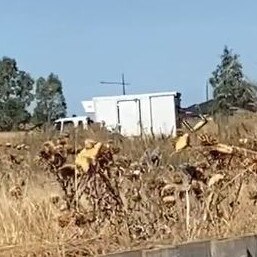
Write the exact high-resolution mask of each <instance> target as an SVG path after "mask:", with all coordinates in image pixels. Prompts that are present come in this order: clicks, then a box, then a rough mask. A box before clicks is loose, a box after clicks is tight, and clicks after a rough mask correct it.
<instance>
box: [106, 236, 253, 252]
mask: <svg viewBox="0 0 257 257" xmlns="http://www.w3.org/2000/svg"><path fill="white" fill-rule="evenodd" d="M105 257H257V236H255V235H253V236H245V237H239V238H233V239H221V240H210V241H199V242H190V243H185V244H182V245H177V246H165V247H164V246H163V247H162V248H158V249H151V250H135V251H127V252H121V253H114V254H109V255H106V256H105Z"/></svg>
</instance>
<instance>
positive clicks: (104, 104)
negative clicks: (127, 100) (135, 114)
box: [94, 98, 117, 129]
mask: <svg viewBox="0 0 257 257" xmlns="http://www.w3.org/2000/svg"><path fill="white" fill-rule="evenodd" d="M116 103H117V100H116V99H112V98H107V99H95V100H94V108H95V119H96V121H97V122H102V121H105V124H106V127H107V128H108V129H114V128H115V127H116V125H117V104H116Z"/></svg>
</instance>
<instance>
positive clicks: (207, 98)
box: [206, 80, 209, 101]
mask: <svg viewBox="0 0 257 257" xmlns="http://www.w3.org/2000/svg"><path fill="white" fill-rule="evenodd" d="M208 100H209V82H208V80H207V81H206V101H208Z"/></svg>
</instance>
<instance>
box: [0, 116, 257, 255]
mask: <svg viewBox="0 0 257 257" xmlns="http://www.w3.org/2000/svg"><path fill="white" fill-rule="evenodd" d="M256 121H257V118H256V117H254V116H252V115H251V116H245V117H243V118H242V117H232V118H231V119H230V120H229V121H228V125H223V126H220V127H219V126H218V125H217V124H211V123H209V124H207V125H206V126H205V127H203V128H202V129H201V130H200V131H199V132H197V133H196V134H199V133H208V134H211V135H213V136H214V137H215V138H217V139H218V141H220V142H222V143H230V144H235V145H240V144H242V141H240V140H239V139H240V138H241V139H242V138H243V139H244V138H247V139H249V140H248V141H247V147H249V148H251V149H254V150H257V147H256V146H255V145H254V144H253V143H251V142H253V141H254V140H255V139H256V138H257V126H256V125H255V124H257V123H256ZM52 138H53V139H57V136H55V135H51V136H49V134H47V135H41V136H39V135H36V136H33V135H27V136H24V135H19V136H16V137H15V138H13V137H11V138H8V139H6V137H5V138H4V141H5V142H4V143H6V142H7V141H11V142H10V143H11V146H10V147H6V145H5V144H4V145H3V146H1V149H0V152H1V157H0V168H1V169H0V170H1V172H0V176H1V187H0V196H1V201H0V219H1V222H0V256H24V257H25V256H94V255H99V254H105V253H107V252H112V251H116V250H125V249H132V248H138V247H149V246H151V245H152V244H165V243H169V244H170V243H173V244H176V243H180V242H182V241H188V240H194V239H203V238H211V237H223V236H231V235H243V234H247V233H256V232H257V227H256V224H257V222H256V221H257V210H256V205H255V204H256V201H257V197H256V195H257V187H256V184H257V183H256V182H257V172H256V170H255V169H253V168H252V169H250V168H249V165H250V164H251V165H252V160H249V163H247V162H246V160H245V159H246V158H245V159H242V158H233V160H232V161H231V163H229V164H228V162H227V161H229V160H228V158H227V157H224V158H225V159H224V163H225V164H224V163H223V164H220V165H223V166H221V168H219V166H217V165H218V164H217V163H216V162H215V163H214V161H213V164H210V165H209V166H208V165H207V164H206V158H205V157H203V154H204V152H205V148H204V147H200V148H199V145H200V143H199V140H198V139H197V136H196V135H191V139H192V140H191V141H190V144H191V147H189V148H186V149H184V150H182V151H181V152H178V153H176V152H175V148H174V145H175V144H174V143H175V142H174V140H172V139H152V138H145V139H139V138H136V139H126V138H122V137H118V136H113V135H108V134H107V133H105V132H103V131H97V132H93V131H86V132H83V133H79V134H75V133H74V134H73V133H71V139H70V142H71V146H70V147H71V148H72V149H73V148H74V149H82V148H83V144H84V141H85V139H87V138H90V139H93V140H96V141H100V142H103V143H105V144H106V143H107V142H109V143H110V141H111V144H113V145H115V147H118V148H120V152H119V154H118V155H115V156H114V160H113V162H114V164H115V165H114V166H111V169H110V171H111V172H112V173H113V174H114V173H115V175H113V176H112V175H111V176H110V181H111V184H110V185H109V186H110V187H113V188H116V187H118V188H119V193H120V195H119V197H121V199H122V201H123V203H125V207H122V208H123V209H122V211H120V210H119V209H118V208H119V206H118V205H119V203H118V201H117V202H115V201H114V199H115V197H117V195H115V192H114V193H113V194H112V193H110V191H108V186H106V185H107V184H104V186H102V184H100V182H101V181H102V182H103V180H100V177H99V176H98V177H97V179H96V180H95V181H92V183H93V182H94V183H96V186H97V187H99V192H98V193H99V196H101V197H109V198H110V199H107V200H105V201H106V202H105V204H107V203H109V204H110V206H113V207H112V209H108V208H109V207H108V206H102V205H101V203H98V204H97V201H95V202H94V204H96V205H95V208H96V210H97V214H95V213H93V212H90V211H89V208H91V205H92V204H91V202H90V201H91V200H92V199H87V197H86V195H84V196H83V197H82V198H81V206H80V207H79V210H75V209H73V208H71V209H67V206H66V201H67V199H63V197H64V196H65V193H64V191H63V190H62V187H61V186H60V183H58V181H57V180H56V177H55V175H54V174H53V173H51V172H46V171H45V170H44V169H43V167H42V166H39V165H38V164H37V162H35V161H34V160H35V157H36V156H37V155H38V153H39V151H40V149H41V147H42V145H43V143H44V142H45V141H47V140H49V139H52ZM240 142H241V143H240ZM21 143H24V144H25V145H29V149H20V150H19V149H17V144H21ZM243 143H244V144H245V141H243ZM255 147H256V148H255ZM199 149H204V150H199ZM59 150H60V149H59V148H58V151H59ZM146 150H149V152H150V153H151V154H152V155H151V156H152V159H151V160H149V157H147V154H146V153H147V151H146ZM69 151H71V152H72V150H69ZM74 151H75V150H74ZM153 152H154V153H153ZM160 153H161V154H160ZM21 156H22V158H21ZM142 157H145V158H142ZM158 158H160V161H161V162H160V163H158ZM142 160H143V162H146V164H145V165H142ZM74 161H75V155H71V156H70V157H69V158H67V161H66V162H65V163H74ZM208 161H210V160H208ZM211 161H212V160H211ZM147 162H148V163H147ZM149 162H150V164H149ZM185 163H187V164H190V165H194V167H195V168H196V169H195V171H196V177H195V178H194V179H193V180H192V181H191V184H190V188H191V189H190V190H191V191H189V200H190V210H189V215H190V217H187V214H188V209H187V208H188V206H187V201H186V200H187V199H186V194H185V192H187V190H188V189H187V188H185V186H186V184H185V183H184V182H185V181H187V180H185V176H184V174H183V172H182V170H183V168H181V165H182V164H185ZM204 165H207V168H206V167H204ZM117 167H120V168H117ZM197 172H198V173H197ZM106 176H107V175H106ZM193 176H194V175H193ZM205 180H206V185H207V186H206V185H205ZM102 182H101V183H102ZM116 182H117V183H118V185H115V183H116ZM90 183H91V182H90ZM208 185H209V186H208ZM201 187H203V188H201ZM89 189H90V190H92V187H89ZM106 192H108V194H107V195H106ZM93 193H94V192H91V191H90V192H89V191H88V195H89V196H91V194H93ZM198 194H199V195H198ZM228 195H229V197H227V196H228ZM114 196H115V197H114ZM96 200H99V199H96ZM89 202H90V204H89ZM114 206H115V207H114ZM117 206H118V207H117ZM87 208H88V209H87ZM116 208H117V209H116ZM126 214H128V216H126ZM188 218H189V219H188Z"/></svg>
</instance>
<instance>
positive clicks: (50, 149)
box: [43, 141, 55, 154]
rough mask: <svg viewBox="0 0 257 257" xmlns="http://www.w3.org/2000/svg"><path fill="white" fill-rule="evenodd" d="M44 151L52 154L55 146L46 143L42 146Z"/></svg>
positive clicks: (48, 142)
mask: <svg viewBox="0 0 257 257" xmlns="http://www.w3.org/2000/svg"><path fill="white" fill-rule="evenodd" d="M43 148H44V151H45V153H47V154H54V153H55V145H54V143H53V142H52V141H47V142H45V143H44V145H43Z"/></svg>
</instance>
